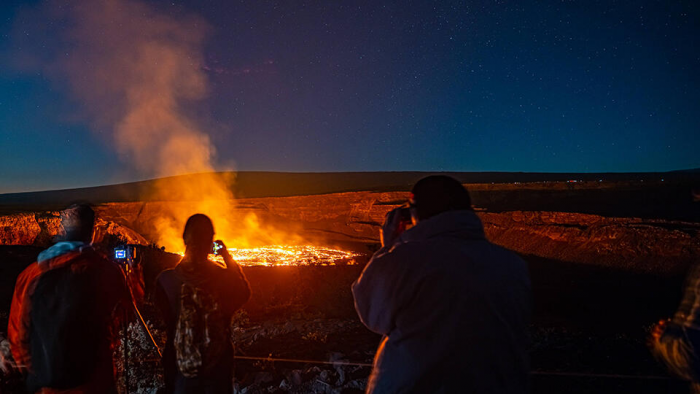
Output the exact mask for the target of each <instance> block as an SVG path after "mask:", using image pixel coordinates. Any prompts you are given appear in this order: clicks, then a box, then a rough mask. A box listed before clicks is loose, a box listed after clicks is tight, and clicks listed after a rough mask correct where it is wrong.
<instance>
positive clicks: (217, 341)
mask: <svg viewBox="0 0 700 394" xmlns="http://www.w3.org/2000/svg"><path fill="white" fill-rule="evenodd" d="M183 239H184V241H185V255H184V257H183V258H182V260H181V261H180V263H179V264H178V265H177V267H175V268H173V269H170V270H166V271H163V272H162V273H161V274H160V275H159V276H158V278H157V280H156V293H155V300H156V305H157V306H158V309H159V310H160V311H161V313H162V315H163V318H164V320H165V323H166V326H167V336H168V339H167V343H166V345H165V350H164V352H163V360H162V361H163V368H164V375H165V392H166V393H177V394H184V393H205V394H220V393H221V394H229V393H232V392H233V382H232V379H233V347H232V345H231V341H230V325H231V317H232V316H233V313H234V312H235V311H236V310H238V309H239V308H240V307H241V306H243V305H244V304H245V303H246V302H247V301H248V299H249V298H250V287H249V285H248V281H247V279H246V277H245V275H244V274H243V271H242V270H241V267H240V266H239V265H238V264H237V263H236V262H235V261H234V260H233V258H232V257H231V255H230V254H229V252H228V250H227V249H226V246H225V245H224V244H223V242H221V241H216V242H213V240H214V226H213V225H212V222H211V220H210V219H209V217H207V216H206V215H203V214H196V215H193V216H191V217H190V218H189V219H188V220H187V223H186V224H185V230H184V233H183ZM211 253H216V254H218V255H219V256H222V257H223V260H224V262H225V265H226V266H225V267H222V266H220V265H218V264H216V263H214V262H212V261H210V260H209V259H208V256H209V254H211Z"/></svg>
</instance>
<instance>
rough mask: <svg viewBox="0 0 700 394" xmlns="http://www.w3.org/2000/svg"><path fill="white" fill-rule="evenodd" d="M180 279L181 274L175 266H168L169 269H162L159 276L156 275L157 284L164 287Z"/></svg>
mask: <svg viewBox="0 0 700 394" xmlns="http://www.w3.org/2000/svg"><path fill="white" fill-rule="evenodd" d="M179 281H180V276H179V275H178V274H177V271H176V270H175V268H168V269H167V270H164V271H162V272H161V273H160V274H158V276H157V277H156V284H157V285H159V286H162V287H168V286H170V285H172V284H173V283H175V282H179Z"/></svg>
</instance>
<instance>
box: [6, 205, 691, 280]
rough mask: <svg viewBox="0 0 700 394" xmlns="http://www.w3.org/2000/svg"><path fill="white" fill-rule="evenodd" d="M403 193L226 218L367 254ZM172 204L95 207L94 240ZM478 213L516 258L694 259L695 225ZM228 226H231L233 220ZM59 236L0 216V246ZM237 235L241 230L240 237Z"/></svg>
mask: <svg viewBox="0 0 700 394" xmlns="http://www.w3.org/2000/svg"><path fill="white" fill-rule="evenodd" d="M407 197H408V195H407V193H405V192H384V193H379V192H349V193H335V194H325V195H311V196H292V197H267V198H249V199H240V200H237V202H236V209H235V212H233V213H230V214H231V215H233V216H234V217H240V218H243V217H245V216H246V215H249V214H255V216H256V217H257V219H258V221H259V222H260V224H261V226H263V227H267V228H274V229H275V231H277V232H279V233H280V234H282V238H284V235H285V234H286V235H288V238H289V240H290V242H309V243H317V244H331V245H332V244H340V245H346V246H347V247H351V248H354V249H356V250H358V251H360V252H367V251H368V249H366V248H365V247H364V246H363V245H371V244H374V243H376V242H377V236H378V229H379V226H380V224H381V223H382V221H383V219H384V215H385V214H386V213H387V212H388V211H389V210H391V209H393V208H395V207H397V206H399V205H401V204H402V203H403V202H405V201H406V199H407ZM173 205H175V206H177V209H181V210H184V211H192V209H193V208H192V207H191V204H188V203H177V202H143V203H107V204H103V205H100V206H99V207H98V217H99V220H98V224H97V231H96V238H97V239H98V240H102V239H107V238H109V239H116V240H121V241H122V242H124V243H133V244H148V243H151V242H155V240H157V236H158V234H157V233H156V230H155V226H154V221H155V220H156V219H157V218H158V217H159V215H162V214H163V212H165V210H166V209H170V208H171V207H172V206H173ZM477 209H478V211H479V212H478V214H479V216H480V217H481V219H482V221H483V223H484V227H485V229H486V234H487V236H488V238H489V239H490V240H492V241H493V242H495V243H497V244H499V245H502V246H504V247H506V248H509V249H512V250H515V251H517V252H519V253H521V254H525V255H534V256H538V257H543V258H548V259H554V260H558V261H566V262H572V263H583V264H591V265H598V266H605V267H615V268H620V269H626V270H634V271H640V272H656V273H665V274H668V273H679V272H682V271H684V270H685V269H686V268H687V266H688V265H689V264H690V263H692V262H693V261H697V260H698V258H699V257H700V223H691V222H683V221H671V220H663V219H641V218H617V217H606V216H600V215H591V214H582V213H570V212H549V211H502V212H491V211H485V210H484V209H479V208H478V207H477ZM234 222H235V220H234ZM60 231H61V229H60V226H59V219H58V214H57V212H38V213H31V214H30V213H21V214H14V215H6V216H0V244H1V245H34V246H46V245H47V244H49V243H50V242H51V239H52V238H53V237H54V236H55V235H57V234H59V233H60ZM242 231H244V229H243V230H242Z"/></svg>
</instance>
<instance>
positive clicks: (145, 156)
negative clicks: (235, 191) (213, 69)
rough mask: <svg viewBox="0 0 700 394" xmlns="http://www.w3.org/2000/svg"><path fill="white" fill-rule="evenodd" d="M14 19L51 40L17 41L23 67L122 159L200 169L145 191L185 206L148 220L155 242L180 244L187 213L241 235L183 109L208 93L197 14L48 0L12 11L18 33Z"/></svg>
mask: <svg viewBox="0 0 700 394" xmlns="http://www.w3.org/2000/svg"><path fill="white" fill-rule="evenodd" d="M30 21H31V22H30ZM22 23H34V24H35V25H36V24H37V23H38V25H41V26H48V27H46V29H47V31H44V32H43V33H41V32H40V33H39V34H40V35H41V36H42V37H51V39H52V40H54V42H51V43H50V44H49V47H50V48H49V49H48V50H44V49H42V47H43V48H46V44H45V43H44V44H41V45H38V43H34V45H27V48H29V52H30V53H31V52H35V53H34V55H35V56H34V57H33V58H30V57H26V56H25V59H24V60H25V68H27V67H28V65H31V67H36V68H39V69H40V70H41V72H42V73H43V74H44V75H45V76H47V77H48V78H49V79H50V80H52V81H53V82H54V83H56V85H57V86H59V87H60V88H61V89H64V90H66V91H67V92H69V94H70V97H72V98H73V99H74V100H76V101H77V102H78V104H79V106H80V107H81V108H82V110H83V111H84V113H82V114H81V115H82V116H83V117H85V119H86V121H88V122H89V123H90V125H91V128H92V129H93V130H94V131H96V132H97V133H99V134H102V135H105V137H106V139H107V143H109V144H113V145H114V146H115V147H116V149H117V151H118V153H119V154H120V157H121V158H122V159H123V161H124V163H125V164H126V165H129V166H132V167H133V168H134V169H136V170H138V172H139V173H140V174H142V175H146V176H155V177H164V176H171V175H179V174H189V173H209V174H208V175H203V176H198V177H188V179H190V181H189V182H179V183H178V182H172V181H168V182H165V181H164V182H161V183H160V184H158V185H156V187H155V188H154V190H153V191H152V192H151V195H150V196H148V199H151V200H153V199H156V200H168V201H173V200H174V201H189V202H190V203H189V204H187V205H186V207H187V208H184V207H183V205H182V204H165V205H164V206H168V207H170V208H167V209H164V210H163V211H162V213H161V214H160V215H159V219H158V220H157V221H156V223H153V226H155V232H156V233H157V234H159V238H160V239H159V240H158V243H159V244H161V245H164V246H166V247H167V248H168V249H169V250H181V249H182V240H181V234H182V228H183V225H184V223H185V220H186V219H187V217H189V216H190V215H191V214H194V213H196V212H201V213H204V214H207V215H209V216H210V217H211V218H212V219H213V220H214V224H215V227H216V230H217V233H218V235H219V236H221V237H224V239H228V238H235V239H239V240H240V239H241V238H240V236H236V235H234V234H230V233H228V232H229V231H231V229H233V228H234V226H233V224H234V223H233V222H234V220H233V212H234V206H233V195H232V193H231V191H230V188H229V186H230V185H231V182H232V180H231V179H224V177H223V176H222V175H217V174H215V173H213V171H214V170H215V168H214V165H213V163H214V158H215V155H216V149H215V147H214V146H213V144H212V141H211V140H210V137H209V135H208V134H207V133H206V132H205V131H203V130H202V128H201V127H200V126H199V125H198V122H197V120H196V116H194V115H193V111H192V108H193V107H195V104H196V103H197V102H198V101H201V100H203V99H205V98H206V97H207V94H208V90H209V88H208V81H207V75H206V73H205V71H204V69H205V67H204V60H203V59H204V56H203V45H204V42H205V39H206V37H207V35H208V34H209V31H210V27H209V26H208V25H207V23H206V22H205V21H204V20H202V19H201V18H199V17H196V16H192V15H175V14H173V13H163V12H162V10H157V9H155V8H153V7H151V6H149V5H147V4H145V3H142V2H140V1H136V0H83V1H71V2H65V1H48V2H46V3H44V4H42V5H41V6H40V7H39V8H38V9H34V10H30V11H27V12H26V13H25V14H24V15H23V16H22V17H20V18H19V23H18V24H19V25H20V26H19V28H18V29H19V30H21V29H22V26H21V25H22ZM30 44H31V43H30ZM237 222H238V221H237ZM240 222H241V223H239V225H238V226H237V227H239V228H240V227H243V226H245V223H248V226H250V223H253V224H255V226H254V227H255V228H254V229H248V230H250V231H249V232H255V230H256V229H258V226H257V222H256V221H255V218H254V217H248V218H245V219H243V220H241V221H240ZM227 237H228V238H227ZM234 242H236V241H234ZM241 242H242V241H241Z"/></svg>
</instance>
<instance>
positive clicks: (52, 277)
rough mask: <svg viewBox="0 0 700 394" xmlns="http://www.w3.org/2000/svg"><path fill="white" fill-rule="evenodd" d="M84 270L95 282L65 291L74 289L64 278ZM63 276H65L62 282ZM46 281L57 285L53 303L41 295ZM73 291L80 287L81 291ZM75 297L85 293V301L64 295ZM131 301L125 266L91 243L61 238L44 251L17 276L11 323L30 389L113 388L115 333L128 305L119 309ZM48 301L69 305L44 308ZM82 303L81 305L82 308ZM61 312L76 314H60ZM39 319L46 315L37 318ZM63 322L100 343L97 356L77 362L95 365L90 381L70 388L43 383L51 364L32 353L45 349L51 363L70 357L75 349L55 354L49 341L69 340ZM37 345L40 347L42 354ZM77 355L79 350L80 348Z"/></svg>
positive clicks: (15, 348) (13, 341)
mask: <svg viewBox="0 0 700 394" xmlns="http://www.w3.org/2000/svg"><path fill="white" fill-rule="evenodd" d="M78 271H80V272H90V273H91V274H89V275H90V276H89V278H90V280H89V283H87V284H85V285H86V286H85V287H83V288H82V289H80V290H78V289H74V288H70V291H71V292H72V293H74V294H66V293H65V292H61V291H64V290H65V291H68V290H66V289H64V288H62V287H61V286H60V285H61V283H66V282H65V279H66V278H67V277H66V275H71V276H72V275H74V273H75V272H78ZM61 278H63V281H62V282H61ZM56 280H58V281H59V282H56ZM45 286H48V287H49V288H50V289H56V290H55V291H52V292H51V294H52V296H53V297H59V299H58V300H52V301H50V302H47V301H48V300H46V299H36V297H35V292H36V291H37V288H40V287H45ZM59 290H60V291H59ZM73 290H75V291H80V292H79V293H75V292H73ZM86 292H87V293H86ZM44 296H45V295H44ZM75 297H79V298H80V299H82V300H84V302H82V304H80V303H79V304H74V303H73V302H74V301H71V302H68V301H64V299H71V300H74V299H75ZM130 302H131V300H130V296H129V291H128V288H127V287H126V282H125V281H124V277H123V275H122V273H121V271H120V269H119V267H118V266H116V265H115V264H113V263H112V262H110V261H108V260H107V259H106V258H104V257H103V256H102V255H101V254H99V253H97V252H96V251H94V250H93V249H92V248H91V247H90V246H89V245H84V244H83V243H81V242H60V243H58V244H56V245H54V246H52V247H51V248H49V249H47V250H45V251H43V252H42V253H41V254H40V255H39V258H38V261H37V262H36V263H33V264H32V265H30V266H29V267H27V268H26V269H25V270H24V271H23V272H22V273H21V274H20V276H19V277H18V278H17V283H16V285H15V292H14V295H13V299H12V307H11V311H10V319H9V325H8V337H9V340H10V347H11V351H12V354H13V357H14V358H15V360H16V361H17V363H18V366H19V367H20V368H22V369H24V370H25V371H26V372H27V374H28V377H27V385H28V387H29V388H30V391H35V390H40V392H42V393H107V392H111V391H112V390H114V376H113V370H114V369H113V365H112V350H111V349H112V348H111V346H112V339H116V338H115V336H114V335H113V334H114V333H115V331H116V328H117V324H118V322H119V317H120V316H119V315H120V314H123V312H124V309H121V313H118V312H119V311H118V308H117V307H118V306H120V305H121V306H122V308H126V307H128V305H130ZM44 304H49V305H64V308H61V309H48V310H42V308H46V307H45V306H44ZM71 306H73V307H71ZM76 308H79V309H78V310H76ZM56 313H63V314H67V316H73V317H72V318H69V317H66V316H56V315H55V314H56ZM37 318H40V319H41V320H39V321H37V320H35V319H37ZM57 321H63V322H65V323H66V324H71V323H72V324H75V325H76V327H73V328H71V329H73V330H77V331H82V332H87V333H89V334H90V335H91V336H92V340H91V339H90V338H85V337H81V338H82V339H84V342H85V343H90V344H92V345H91V347H92V346H94V349H93V351H89V354H90V355H91V357H90V359H89V360H83V359H81V360H76V363H80V365H83V366H84V367H85V368H91V369H92V370H91V371H90V373H89V377H88V380H87V382H86V383H84V384H81V385H79V386H77V387H74V388H72V389H68V390H54V389H49V388H42V385H41V384H40V383H39V382H42V381H46V379H47V376H43V375H42V371H44V369H43V368H42V367H44V366H45V364H40V365H37V361H38V360H36V359H35V360H32V357H31V355H32V354H40V355H41V358H42V359H43V360H41V361H42V362H46V361H47V360H48V359H49V358H57V359H66V358H67V359H70V357H71V355H69V354H64V355H54V354H50V352H47V349H46V346H45V344H46V343H51V342H57V341H63V340H64V339H65V338H64V337H61V338H56V335H59V333H60V330H57V327H55V326H54V324H55V322H57ZM65 328H66V327H64V328H62V329H65ZM82 339H81V340H82ZM37 350H39V351H40V352H39V353H37ZM76 354H78V353H77V351H76ZM76 365H77V364H76ZM81 368H82V367H81Z"/></svg>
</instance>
